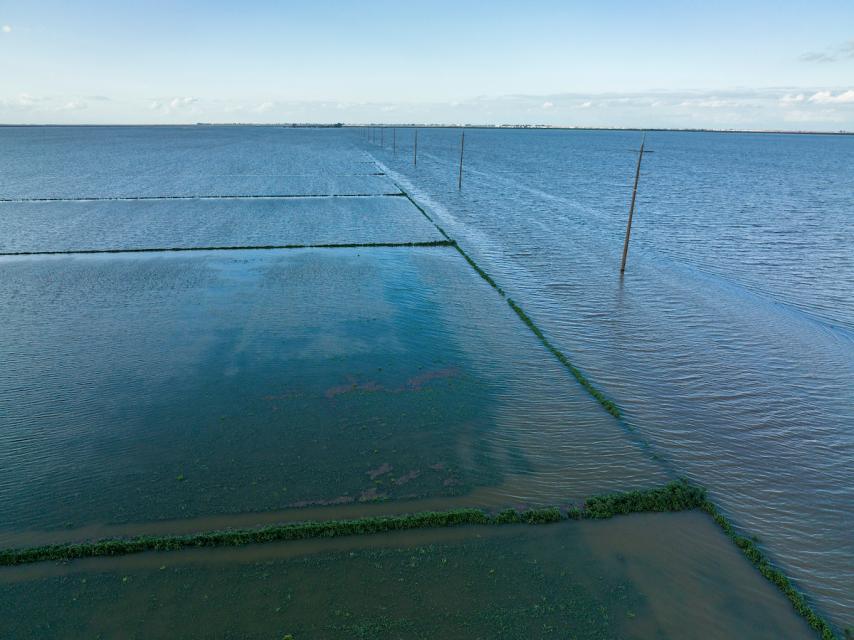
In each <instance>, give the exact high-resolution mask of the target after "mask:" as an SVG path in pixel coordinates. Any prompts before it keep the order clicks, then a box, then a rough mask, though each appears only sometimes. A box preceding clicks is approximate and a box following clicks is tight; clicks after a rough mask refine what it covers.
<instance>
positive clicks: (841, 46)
mask: <svg viewBox="0 0 854 640" xmlns="http://www.w3.org/2000/svg"><path fill="white" fill-rule="evenodd" d="M0 74H2V78H3V82H2V83H0V122H7V123H29V122H33V123H41V122H57V123H66V122H67V123H110V122H128V123H148V122H150V123H181V122H197V121H209V122H234V121H242V122H282V121H293V120H299V121H306V120H311V121H327V122H335V121H343V122H366V121H372V122H413V121H417V122H447V123H482V124H499V123H527V124H554V125H578V126H639V127H661V126H672V127H720V128H784V129H819V130H839V129H848V130H854V2H851V0H845V1H843V0H813V1H812V2H805V1H804V2H800V1H798V2H795V1H786V0H777V1H776V2H771V1H766V0H755V1H753V2H750V1H748V0H744V1H742V2H730V1H727V0H724V1H718V2H705V3H700V2H689V1H686V0H682V1H681V2H675V1H670V0H666V1H659V2H656V1H655V0H649V1H648V2H637V1H632V2H626V1H622V0H619V1H618V0H611V1H608V0H601V1H599V2H589V1H585V2H575V1H572V0H563V1H562V2H551V1H549V2H535V1H533V2H526V3H522V2H514V3H511V2H500V1H498V2H490V3H486V2H482V3H476V4H475V3H464V2H460V1H457V2H446V1H444V0H439V1H433V2H429V3H427V2H406V3H404V2H385V1H383V0H374V1H372V2H331V1H325V0H315V1H313V2H311V3H305V2H243V3H237V2H229V3H226V2H217V1H208V2H202V1H200V0H199V1H185V2H180V1H174V2H160V1H156V0H155V1H149V2H144V3H143V2H138V3H129V2H128V3H119V2H91V1H90V2H87V1H85V0H84V1H79V2H73V3H70V2H67V1H66V2H53V1H46V2H44V1H43V2H32V1H27V2H15V1H9V0H3V1H2V2H0Z"/></svg>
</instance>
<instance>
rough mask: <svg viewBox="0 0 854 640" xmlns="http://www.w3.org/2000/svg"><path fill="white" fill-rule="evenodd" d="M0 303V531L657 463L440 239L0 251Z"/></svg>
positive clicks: (461, 492)
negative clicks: (288, 246)
mask: <svg viewBox="0 0 854 640" xmlns="http://www.w3.org/2000/svg"><path fill="white" fill-rule="evenodd" d="M0 325H1V326H3V327H4V330H3V332H2V333H0V360H2V361H3V363H4V364H3V367H2V368H0V512H2V513H3V520H2V523H0V544H12V543H14V544H27V545H30V544H37V543H39V542H43V541H46V540H68V539H74V538H75V537H80V536H81V535H85V536H91V535H102V534H110V533H116V532H122V533H125V532H127V533H133V532H139V531H141V530H142V529H140V527H138V526H136V527H135V526H131V525H128V528H127V529H120V528H113V529H111V528H110V527H111V526H112V527H117V526H118V524H119V523H135V522H140V521H155V525H156V522H158V521H159V522H163V523H164V524H163V526H162V527H160V528H159V529H158V527H157V526H154V527H153V528H149V529H145V531H149V532H155V531H158V530H160V531H164V530H165V531H172V530H178V529H181V530H186V529H187V528H190V529H191V530H201V529H205V528H216V527H218V526H224V523H226V521H225V520H217V518H225V517H226V516H228V515H229V514H232V515H231V516H230V517H233V518H234V519H233V520H228V521H227V524H228V525H229V526H231V525H234V526H246V525H252V524H257V523H258V522H260V521H261V516H260V515H259V514H258V513H257V512H277V511H280V512H281V513H277V514H276V516H275V517H276V519H283V518H287V516H283V515H281V514H286V513H294V512H296V513H297V514H299V513H300V512H301V511H302V509H298V508H307V507H319V506H326V507H327V508H328V510H329V513H328V515H329V516H335V515H336V514H337V513H339V512H338V511H337V510H338V509H344V508H347V509H349V510H350V511H349V512H348V513H353V512H358V511H359V510H360V509H362V508H363V507H364V509H365V510H367V509H368V508H369V507H372V506H375V504H374V503H377V504H379V505H380V506H382V505H383V504H386V505H388V504H389V503H390V501H400V500H408V501H413V500H416V501H417V500H426V499H432V500H433V502H432V503H430V506H433V507H437V508H438V506H451V505H459V504H477V505H487V506H488V505H491V504H514V505H515V504H520V503H522V504H558V503H565V502H563V501H567V500H577V499H580V498H583V497H586V496H589V495H591V494H594V493H600V492H603V491H609V490H617V489H628V488H638V487H645V486H650V485H654V484H659V483H661V482H663V481H664V480H666V479H667V474H666V473H665V472H664V471H663V470H662V469H661V468H660V467H659V466H658V464H657V463H655V462H653V461H652V459H651V458H650V457H649V456H648V455H647V453H646V452H645V451H643V450H642V449H641V448H640V447H639V446H637V445H636V444H635V443H633V442H632V441H631V440H630V439H628V438H627V437H626V435H625V433H624V432H623V431H622V429H621V428H620V427H619V425H618V424H617V422H616V421H615V420H614V419H613V418H612V417H611V416H610V415H608V414H607V413H606V412H605V411H603V410H602V408H601V407H600V406H599V405H598V404H597V403H596V402H595V401H594V400H593V399H592V398H590V397H589V395H588V394H587V393H586V391H584V390H583V389H582V388H581V387H580V386H579V385H578V384H577V383H576V382H575V381H574V379H573V378H572V377H571V376H570V374H569V373H568V372H567V371H566V370H565V369H564V368H563V366H562V365H560V364H559V363H558V362H557V361H555V360H554V359H553V358H551V357H550V356H549V355H548V354H547V353H546V352H545V350H544V349H543V347H542V346H541V344H540V343H539V342H538V341H537V339H536V338H535V337H534V336H533V335H532V334H531V332H530V331H529V330H528V329H527V328H526V327H525V326H524V325H523V324H522V323H521V322H520V321H519V320H518V318H517V317H516V316H515V315H514V314H513V312H512V310H511V309H510V308H509V307H508V306H507V305H506V303H505V302H504V301H503V300H502V299H501V298H500V297H499V296H498V295H497V294H496V293H495V291H494V290H493V289H491V288H490V287H489V286H488V285H487V284H486V283H485V282H484V281H483V280H482V279H481V278H480V277H479V276H478V275H477V274H476V273H475V272H474V271H473V270H471V269H470V268H468V266H467V265H466V263H465V262H464V261H463V259H462V258H461V257H460V255H459V254H458V253H457V252H456V251H455V250H454V249H453V248H450V247H436V248H386V249H317V250H303V249H294V250H273V251H234V252H198V253H194V254H185V253H157V254H126V255H115V256H93V255H89V256H53V257H16V258H10V257H7V258H3V259H2V260H0ZM418 507H423V503H422V502H415V503H407V507H406V509H405V510H412V509H413V508H418ZM388 508H392V507H391V506H389V507H388ZM397 510H398V511H400V510H402V508H401V507H398V508H397ZM234 514H245V515H243V516H239V515H237V516H235V515H234ZM292 517H294V516H292ZM296 517H299V515H297V516H296ZM202 518H208V520H206V521H204V522H201V521H196V520H194V519H202ZM170 521H172V522H170ZM174 521H179V522H183V523H185V524H176V523H175V522H174ZM187 523H188V524H187ZM140 526H141V525H140ZM36 530H41V531H42V533H38V532H37V531H36ZM45 530H48V531H45ZM51 530H52V532H51ZM51 536H52V537H51Z"/></svg>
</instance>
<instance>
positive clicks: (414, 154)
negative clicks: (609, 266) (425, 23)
mask: <svg viewBox="0 0 854 640" xmlns="http://www.w3.org/2000/svg"><path fill="white" fill-rule="evenodd" d="M386 128H387V127H370V134H369V133H368V129H366V128H362V135H363V137H364V138H365V139H370V141H371V142H372V143H374V144H376V138H377V134H376V131H377V129H379V132H380V133H379V139H380V146H381V147H382V148H385V129H386ZM391 130H392V143H391V145H392V152H393V153H394V155H395V156H396V155H397V127H392V128H391ZM645 146H646V133H644V134H643V137H642V138H641V145H640V149H639V150H638V152H637V153H638V162H637V166H636V167H635V179H634V185H633V186H632V199H631V204H630V205H629V217H628V220H627V222H626V237H625V240H624V241H623V254H622V258H621V260H620V277H622V276H623V274H624V273H625V271H626V259H627V257H628V254H629V240H630V239H631V235H632V219H633V218H634V215H635V204H636V202H637V195H638V183H639V182H640V172H641V162H642V161H643V154H644V148H645ZM465 148H466V130H465V128H464V127H463V128H461V130H460V162H459V170H458V173H457V190H458V191H462V190H463V159H464V156H465ZM647 153H650V152H647ZM412 166H414V167H417V166H418V127H413V137H412Z"/></svg>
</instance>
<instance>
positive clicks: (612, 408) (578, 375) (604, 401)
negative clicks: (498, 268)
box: [392, 180, 631, 430]
mask: <svg viewBox="0 0 854 640" xmlns="http://www.w3.org/2000/svg"><path fill="white" fill-rule="evenodd" d="M392 182H393V183H394V186H396V187H397V188H398V189H400V191H401V193H402V194H403V195H404V196H406V198H407V199H408V200H409V201H410V202H411V203H412V204H413V206H414V207H415V208H416V209H418V210H419V211H420V212H421V213H422V215H423V216H424V217H425V218H427V219H428V220H429V221H430V222H432V223H433V225H434V226H435V227H436V228H437V229H438V230H439V232H440V233H441V234H442V235H443V236H445V237H446V238H448V240H449V241H450V242H452V243H453V246H454V247H456V249H457V251H459V253H460V255H461V256H462V257H463V258H465V260H466V262H468V263H469V265H470V266H471V268H472V269H474V270H475V271H476V272H477V274H478V275H479V276H480V277H481V278H483V279H484V280H485V281H486V282H487V284H489V286H491V287H492V288H493V289H495V290H496V291H497V292H498V294H499V295H500V296H501V297H502V298H506V300H507V304H509V305H510V308H511V309H513V311H515V312H516V315H518V316H519V317H520V318H521V319H522V322H524V323H525V324H526V325H528V328H529V329H530V330H531V331H532V332H533V333H534V335H535V336H537V338H539V339H540V342H542V343H543V346H545V348H546V349H548V350H549V351H550V352H551V354H552V355H553V356H554V357H555V358H557V359H558V360H559V361H560V363H561V364H562V365H563V366H564V367H566V368H567V369H569V372H570V373H571V374H572V375H573V377H574V378H575V379H576V380H578V382H579V383H580V384H581V386H582V387H584V388H585V389H586V390H587V392H588V393H589V394H590V395H591V396H593V397H594V398H595V399H596V401H597V402H598V403H599V404H601V405H602V407H603V408H604V409H605V411H607V412H608V413H610V414H611V415H612V416H614V417H615V418H617V419H618V420H619V419H621V418H622V417H623V414H622V412H621V411H620V408H619V407H618V406H617V405H616V404H615V403H614V402H613V401H611V400H609V399H608V398H607V397H606V396H605V394H604V393H602V392H601V391H599V389H597V388H596V387H594V386H593V383H591V382H590V380H588V379H587V377H586V376H585V375H584V374H583V373H582V372H581V370H580V369H578V368H577V367H576V366H575V365H573V364H572V362H570V360H569V358H568V357H567V356H566V354H565V353H563V352H562V351H561V350H560V349H558V348H557V347H555V346H554V345H553V344H552V343H551V342H549V339H548V338H546V336H545V334H544V333H543V332H542V330H541V329H540V328H539V327H538V326H537V325H536V324H534V321H533V320H531V318H530V317H529V316H528V314H527V313H525V312H524V311H523V310H522V308H521V307H520V306H519V305H518V304H516V303H515V302H514V301H513V300H512V299H511V298H507V296H506V294H505V293H504V290H503V289H502V288H501V287H499V286H498V284H497V283H496V282H495V280H493V279H492V276H490V275H489V274H488V273H487V272H486V271H484V270H483V269H482V268H481V267H480V266H479V265H478V264H477V263H476V262H475V261H474V260H473V259H472V257H471V256H469V254H467V253H466V252H465V251H463V249H462V247H460V245H459V243H457V242H456V241H455V240H452V239H451V237H450V236H449V235H448V234H447V233H446V232H445V230H444V229H442V227H440V226H439V225H438V224H436V221H435V220H433V218H431V217H430V216H429V215H428V213H427V212H426V211H425V210H424V209H423V208H422V207H421V206H420V205H419V204H418V203H417V202H415V200H414V199H413V198H412V196H410V195H409V192H408V191H407V190H406V189H404V188H403V186H402V185H401V184H399V183H398V182H397V181H396V180H392ZM626 426H627V427H628V425H626ZM628 428H629V429H630V430H631V427H628Z"/></svg>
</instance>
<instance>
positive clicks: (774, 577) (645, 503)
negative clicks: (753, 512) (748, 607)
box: [389, 178, 854, 640]
mask: <svg viewBox="0 0 854 640" xmlns="http://www.w3.org/2000/svg"><path fill="white" fill-rule="evenodd" d="M389 179H391V180H392V182H394V184H395V186H396V187H397V188H398V189H400V191H401V192H402V193H403V194H404V195H405V196H406V197H407V198H408V199H409V201H410V202H412V204H413V205H415V207H416V208H417V209H418V210H419V211H420V212H421V213H422V214H423V215H424V217H426V218H427V219H428V220H429V221H430V222H432V223H433V224H434V225H435V226H436V228H437V229H438V230H439V231H440V232H441V233H442V235H443V236H445V237H446V238H447V239H448V240H450V241H451V243H452V244H453V246H454V247H455V248H456V249H457V251H458V252H459V253H460V254H461V255H462V256H463V258H465V260H466V262H468V263H469V265H471V267H472V268H473V269H474V270H475V271H476V272H477V273H478V275H479V276H480V277H481V278H483V279H484V280H485V281H486V282H487V283H488V284H489V285H490V286H491V287H492V288H493V289H495V290H496V291H497V292H498V293H499V294H500V295H501V297H502V298H505V299H506V300H507V304H508V305H510V308H511V309H513V311H514V312H515V313H516V315H517V316H519V318H520V319H521V320H522V322H524V323H525V324H526V325H527V327H528V328H529V329H530V330H531V332H533V334H534V335H535V336H537V338H538V339H539V340H540V342H541V343H542V344H543V346H545V347H546V349H548V350H549V352H550V353H551V354H552V355H553V356H554V357H555V358H557V359H558V360H559V361H560V363H561V364H563V365H564V366H565V367H566V368H567V369H568V370H569V371H570V373H572V375H573V377H574V378H575V379H576V380H577V381H578V382H579V384H581V386H582V387H584V388H585V389H586V390H587V392H588V393H589V394H590V395H591V396H593V397H594V398H595V399H596V401H597V402H598V403H599V404H600V405H602V407H603V408H604V409H605V410H606V411H607V412H608V413H610V414H611V415H612V416H614V417H615V418H617V419H618V420H619V421H620V423H621V424H622V425H623V426H624V427H625V428H626V429H627V430H629V431H632V432H634V431H635V429H634V428H633V427H632V426H631V425H630V424H629V423H628V422H626V421H625V420H624V419H623V414H622V411H621V410H620V408H619V407H618V406H617V405H616V403H614V402H613V401H611V400H609V399H608V397H607V396H605V394H604V393H602V392H601V391H599V389H597V388H596V387H594V386H593V384H592V383H591V382H590V381H589V380H588V379H587V377H586V376H585V375H584V374H583V373H582V372H581V370H579V369H578V368H577V367H575V366H574V365H573V364H572V362H570V360H569V358H568V357H567V356H566V354H564V353H563V352H562V351H561V350H560V349H558V348H557V347H555V346H554V345H553V344H552V343H551V342H550V341H549V339H548V338H547V337H546V336H545V334H544V333H543V332H542V330H541V329H540V328H539V327H538V326H537V325H536V324H535V323H534V321H533V320H532V319H531V318H530V316H528V314H527V313H525V311H524V310H523V309H522V308H521V307H520V306H519V305H518V304H516V302H515V301H513V299H512V298H508V297H507V295H506V294H505V293H504V290H503V289H502V288H501V287H499V286H498V284H497V283H496V282H495V280H493V279H492V277H491V276H490V275H489V274H488V273H486V271H484V270H483V269H482V268H481V267H480V266H479V265H478V264H477V263H476V262H475V261H474V260H473V259H472V258H471V257H470V256H469V255H468V254H467V253H466V252H465V251H463V249H462V248H461V247H460V246H459V244H458V243H457V242H456V240H454V239H453V238H451V236H450V235H448V234H447V233H446V232H445V230H444V229H442V228H441V227H440V226H439V225H438V224H436V222H435V220H433V218H432V217H430V215H429V214H428V213H427V212H426V211H425V210H424V209H423V208H422V207H421V206H420V205H419V204H418V203H417V202H415V200H414V199H413V198H412V196H411V195H409V192H408V191H407V190H406V189H404V188H403V186H402V185H400V184H399V183H398V182H397V181H396V180H394V179H392V178H389ZM646 444H647V445H648V443H646ZM653 457H655V458H656V459H660V458H659V457H658V456H657V455H654V456H653ZM667 487H668V491H667V492H655V491H653V492H649V491H640V492H630V493H622V494H612V495H607V496H600V497H596V498H591V499H589V500H588V501H587V502H586V503H585V505H584V507H582V508H581V509H579V508H577V507H570V508H569V510H567V511H566V512H560V513H561V517H567V518H572V519H580V518H611V517H613V516H615V515H618V514H623V513H638V512H644V511H678V510H682V509H691V508H695V507H699V508H702V509H703V510H705V511H706V512H708V513H709V514H710V515H711V516H712V517H713V518H714V520H715V522H717V523H718V525H720V527H721V528H722V529H723V530H724V532H725V533H726V534H727V536H729V538H730V539H731V540H732V541H733V542H734V543H735V544H736V546H737V547H738V548H739V549H741V551H742V553H743V554H744V555H745V556H746V557H747V559H748V560H750V562H751V563H753V565H754V566H755V567H756V568H757V569H758V570H759V572H760V573H761V574H762V575H763V576H765V578H766V579H767V580H769V581H770V582H771V583H772V584H774V585H776V586H777V588H779V589H780V591H782V592H783V594H784V595H785V596H786V597H787V598H788V599H789V601H790V602H791V603H792V606H793V607H794V608H795V611H797V612H798V614H800V615H801V616H802V617H803V618H804V619H805V620H806V621H807V623H808V624H809V625H810V626H811V627H812V628H813V629H815V630H816V631H817V632H818V633H819V634H820V636H821V638H822V639H823V640H834V638H836V637H837V636H836V635H835V634H834V632H833V629H832V628H831V626H830V625H829V624H828V623H827V621H826V620H824V619H823V618H822V617H821V616H820V615H819V614H818V613H816V612H815V610H813V609H812V607H811V606H810V605H809V604H808V603H807V601H806V598H805V597H804V595H803V594H802V593H801V592H800V591H798V590H797V589H796V588H795V587H794V586H793V585H792V583H791V581H790V580H789V579H788V578H787V577H786V575H785V574H784V573H783V572H782V571H780V570H779V569H776V568H774V567H773V566H772V565H771V563H770V561H769V560H768V558H767V557H766V556H765V555H764V554H763V553H762V551H761V550H760V549H759V547H758V546H757V545H756V542H755V541H754V540H753V539H751V538H748V537H745V536H742V535H740V534H738V533H737V532H736V531H735V528H734V527H733V525H732V524H731V523H730V522H729V520H727V519H726V517H725V516H723V515H722V514H721V513H720V512H719V511H718V509H717V507H715V505H714V504H713V503H712V502H710V501H709V500H707V499H706V497H705V491H703V490H700V491H701V492H702V497H701V498H700V499H699V502H698V503H697V504H694V505H693V506H690V507H684V506H683V507H681V508H680V507H679V506H678V505H680V504H691V503H692V501H693V500H694V499H696V496H694V495H693V493H692V492H693V491H695V490H697V488H696V487H694V486H693V485H690V484H688V483H685V482H678V483H671V484H669V485H667ZM682 492H687V494H688V495H681V493H682ZM677 494H680V495H677ZM541 511H542V510H541ZM556 511H557V510H556ZM521 517H522V516H521V514H518V513H516V515H514V513H511V512H509V511H508V512H502V514H498V516H494V518H503V519H504V520H507V521H514V522H518V521H521V520H519V519H520V518H521ZM537 517H543V518H546V519H548V518H549V517H554V512H551V511H550V512H549V513H548V514H539V515H538V516H537ZM496 524H498V523H496ZM845 634H846V638H848V637H854V635H851V636H849V633H848V630H847V629H846V632H845Z"/></svg>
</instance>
